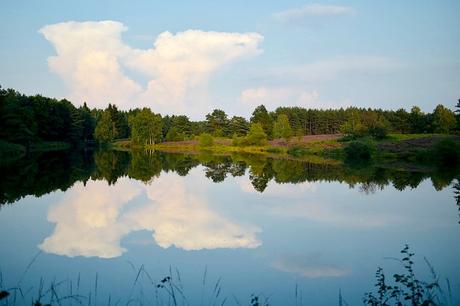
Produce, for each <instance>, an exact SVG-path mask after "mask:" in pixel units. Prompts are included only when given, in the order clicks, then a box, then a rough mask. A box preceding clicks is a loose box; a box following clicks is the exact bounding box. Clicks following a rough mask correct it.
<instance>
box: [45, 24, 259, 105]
mask: <svg viewBox="0 0 460 306" xmlns="http://www.w3.org/2000/svg"><path fill="white" fill-rule="evenodd" d="M126 30H127V28H126V27H125V26H124V25H123V24H122V23H120V22H115V21H99V22H65V23H58V24H53V25H47V26H45V27H43V28H42V29H41V30H40V33H42V34H43V35H44V37H45V38H46V39H47V40H48V41H49V42H51V44H52V45H53V46H54V48H55V50H56V55H55V56H52V57H50V58H49V59H48V63H49V66H50V69H51V71H53V72H55V73H57V74H58V75H59V76H60V77H61V78H62V79H63V80H64V81H65V83H66V84H67V86H68V87H69V89H70V93H69V96H68V97H69V98H70V99H72V100H73V101H75V102H77V103H82V102H83V101H87V102H88V103H89V104H90V105H91V106H98V107H103V106H105V105H107V103H109V102H111V103H115V104H117V105H120V106H122V107H123V108H129V107H137V106H150V107H152V108H153V109H154V110H155V111H159V112H166V113H190V112H191V111H196V112H198V111H199V110H198V108H200V107H205V106H206V105H205V104H204V103H203V101H200V100H199V99H194V93H196V92H198V93H202V92H205V91H206V86H207V84H208V81H209V79H210V77H211V76H212V74H213V73H215V72H216V71H217V70H219V69H221V68H223V67H224V66H226V65H228V64H229V63H231V62H233V61H234V60H237V59H241V58H246V57H250V56H255V55H258V54H260V53H261V52H262V50H261V49H260V48H259V45H260V43H261V42H262V40H263V37H262V36H261V35H259V34H257V33H227V32H206V31H200V30H187V31H184V32H178V33H176V34H173V33H170V32H163V33H161V34H160V35H159V36H158V37H157V38H156V40H155V41H154V43H153V46H152V48H151V49H146V50H141V49H135V48H132V47H131V46H129V45H127V44H125V43H124V42H123V41H122V38H121V34H122V33H123V32H124V31H126ZM129 69H131V70H133V71H135V72H138V73H141V74H143V75H144V76H145V77H146V78H147V79H148V81H147V83H146V84H145V85H142V84H139V83H137V82H136V81H134V80H133V79H131V78H130V77H129V76H128V74H127V71H128V70H129Z"/></svg>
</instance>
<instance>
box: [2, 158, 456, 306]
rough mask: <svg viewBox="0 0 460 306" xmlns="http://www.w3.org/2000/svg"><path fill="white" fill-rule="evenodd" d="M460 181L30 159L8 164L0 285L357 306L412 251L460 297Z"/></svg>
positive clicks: (139, 296)
mask: <svg viewBox="0 0 460 306" xmlns="http://www.w3.org/2000/svg"><path fill="white" fill-rule="evenodd" d="M458 178H459V176H458V174H457V173H456V172H455V171H448V170H444V171H438V172H434V173H424V172H415V171H412V172H409V171H403V170H394V169H393V170H391V169H388V168H384V167H377V166H375V165H368V166H365V167H362V166H361V167H360V166H344V165H341V164H339V163H337V162H322V163H312V162H301V161H295V160H276V159H271V158H267V157H263V156H251V155H235V156H232V157H223V156H211V155H206V154H201V155H195V156H192V155H183V154H164V153H154V152H134V153H130V152H116V151H98V152H89V151H87V152H82V153H75V154H71V153H65V152H64V153H48V154H43V155H40V156H34V157H28V158H26V159H23V160H20V161H18V162H16V163H14V164H9V165H2V179H1V181H0V182H1V183H0V190H1V198H0V201H1V202H2V203H3V204H2V205H1V208H0V232H1V233H2V235H0V245H1V249H0V269H1V272H2V284H0V285H1V286H2V288H3V289H5V288H11V287H17V288H21V289H22V292H23V293H22V295H23V296H24V297H22V296H21V294H18V296H17V299H16V304H17V305H22V304H25V305H29V304H30V303H31V301H32V299H33V298H36V297H37V296H39V291H40V283H43V287H44V288H49V287H50V286H51V284H53V283H54V286H55V287H56V289H55V290H56V292H57V295H59V296H60V297H65V296H72V295H75V296H78V298H79V299H81V300H83V301H84V304H89V303H91V304H93V305H98V304H108V301H109V299H110V301H111V303H113V304H115V303H116V302H117V301H118V302H119V303H122V304H126V303H127V302H129V301H131V303H133V304H135V305H137V304H140V301H141V300H142V301H143V304H155V303H158V304H162V305H168V304H171V305H173V304H174V300H173V299H172V298H171V292H169V293H168V290H170V288H169V287H168V286H165V288H163V287H162V286H161V285H162V284H166V285H168V284H169V281H165V282H163V283H162V282H161V281H162V280H164V278H165V277H166V276H171V277H172V281H173V283H174V284H175V286H176V287H174V286H173V287H172V289H173V290H175V291H174V295H175V297H176V303H177V304H179V305H182V304H184V305H186V304H190V305H201V304H202V305H213V304H218V305H220V304H221V303H222V302H223V301H224V299H225V298H227V300H226V301H225V304H227V305H232V304H235V305H238V303H240V304H243V305H249V302H250V297H251V294H254V295H257V296H260V297H261V299H263V298H268V299H269V303H270V305H301V304H304V305H307V304H309V305H331V304H332V305H333V304H338V296H339V290H340V291H341V294H342V296H343V298H344V299H345V300H346V301H347V302H348V303H349V304H350V305H355V304H360V303H362V302H361V301H362V297H363V294H364V293H365V292H366V291H369V290H372V288H373V285H374V274H375V271H376V269H377V267H378V266H383V267H384V268H385V269H386V270H388V275H389V276H391V274H392V273H391V272H394V271H398V269H399V266H398V263H397V262H395V261H394V260H391V259H388V257H395V256H398V253H399V250H401V249H402V248H403V247H404V245H405V244H409V245H410V247H411V249H412V250H413V251H414V252H415V253H416V254H417V255H416V267H417V271H416V272H417V273H418V275H420V276H421V278H423V277H427V276H428V275H429V271H428V269H427V267H426V265H425V263H424V261H423V256H425V257H426V258H428V259H429V261H430V262H431V264H432V265H433V266H434V267H435V269H436V272H437V273H438V274H439V275H441V276H442V279H443V280H444V279H445V278H449V280H450V282H451V286H452V288H453V292H455V291H457V292H458V291H460V290H459V289H460V276H459V275H460V274H459V273H458V271H460V263H459V261H458V258H460V244H459V234H460V224H459V223H458V222H459V214H458V205H459V198H458V197H457V198H455V193H454V192H455V190H456V189H455V188H454V187H455V186H456V187H457V190H458V189H460V188H459V186H458V185H459V184H458ZM158 284H160V286H157V285H158ZM77 286H78V287H77ZM43 291H46V290H43ZM77 291H78V293H77ZM50 298H51V297H50V295H49V294H48V296H47V299H48V300H49V299H50ZM53 298H54V299H56V298H57V297H53ZM89 299H91V301H89ZM10 301H11V300H10ZM61 302H62V303H64V304H65V303H69V304H70V303H74V304H76V299H73V298H68V299H63V300H61Z"/></svg>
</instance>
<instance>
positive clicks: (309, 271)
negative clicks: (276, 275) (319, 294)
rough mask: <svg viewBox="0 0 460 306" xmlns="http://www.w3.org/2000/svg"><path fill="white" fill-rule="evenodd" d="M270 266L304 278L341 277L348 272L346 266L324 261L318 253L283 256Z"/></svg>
mask: <svg viewBox="0 0 460 306" xmlns="http://www.w3.org/2000/svg"><path fill="white" fill-rule="evenodd" d="M272 267H273V268H275V269H277V270H280V271H283V272H288V273H294V274H297V275H299V276H301V277H306V278H322V277H342V276H345V275H347V274H349V273H350V270H348V269H346V268H343V267H339V266H337V265H334V264H330V263H324V262H323V260H321V259H320V258H319V256H318V255H309V256H306V257H305V256H303V257H300V256H284V257H282V258H279V259H277V260H275V261H274V262H273V263H272Z"/></svg>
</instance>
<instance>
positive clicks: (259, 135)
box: [232, 123, 267, 146]
mask: <svg viewBox="0 0 460 306" xmlns="http://www.w3.org/2000/svg"><path fill="white" fill-rule="evenodd" d="M266 143H267V134H265V132H264V130H263V128H262V125H261V124H260V123H253V124H251V127H250V129H249V133H248V135H246V137H238V136H236V134H235V135H233V142H232V144H233V145H234V146H263V145H265V144H266Z"/></svg>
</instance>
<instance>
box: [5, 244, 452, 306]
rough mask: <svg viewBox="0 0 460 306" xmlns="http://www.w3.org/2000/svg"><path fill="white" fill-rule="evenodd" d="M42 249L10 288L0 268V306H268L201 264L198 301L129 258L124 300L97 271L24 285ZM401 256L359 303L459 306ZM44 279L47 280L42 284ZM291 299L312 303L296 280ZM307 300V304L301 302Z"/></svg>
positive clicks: (173, 279) (175, 278) (176, 280)
mask: <svg viewBox="0 0 460 306" xmlns="http://www.w3.org/2000/svg"><path fill="white" fill-rule="evenodd" d="M39 255H40V252H39V253H38V254H37V255H36V256H35V257H34V258H33V259H32V261H31V262H30V263H29V265H28V266H27V268H26V269H25V271H24V272H23V274H22V276H21V277H20V279H19V281H18V283H17V284H16V285H15V286H13V287H7V286H5V284H4V281H3V274H2V273H1V270H0V306H3V305H34V306H47V305H88V306H91V305H108V306H110V305H168V306H171V305H173V306H179V305H202V306H203V305H209V306H219V305H220V306H224V305H238V306H241V305H250V306H269V305H270V297H269V296H268V297H267V296H265V295H264V294H263V293H253V294H251V295H250V296H249V297H248V298H247V299H245V300H244V301H240V300H238V298H237V297H236V296H235V295H225V294H224V293H223V287H222V279H221V278H218V279H217V280H210V279H209V277H208V270H207V267H205V269H204V272H203V276H202V278H201V280H199V281H198V282H199V283H201V284H200V285H201V292H200V298H199V299H200V302H199V304H196V303H192V302H191V301H190V300H189V299H188V298H187V295H186V293H185V291H184V286H183V283H182V279H181V274H180V272H179V270H178V269H172V268H171V267H170V268H169V273H168V275H166V276H163V277H160V278H155V277H153V276H152V275H151V274H150V273H149V272H148V271H147V270H146V269H145V267H144V265H141V266H140V267H139V268H137V267H135V266H134V265H133V264H132V263H131V262H128V263H129V264H130V266H131V268H132V271H133V279H134V280H133V281H132V283H131V284H127V288H126V289H128V291H129V294H128V295H127V296H126V297H125V298H116V297H113V296H112V294H110V293H109V294H108V295H107V294H105V295H104V294H102V293H101V292H100V289H99V287H100V284H99V283H100V280H99V276H98V274H97V273H96V275H95V278H94V282H92V283H91V284H90V286H89V288H83V286H81V277H80V274H78V275H77V277H76V278H75V279H64V280H61V281H57V280H56V279H53V280H52V281H50V282H48V283H46V282H45V280H44V278H43V277H42V278H40V281H39V283H38V286H37V287H25V286H24V285H23V280H24V277H25V276H26V274H27V272H28V271H29V269H30V267H31V266H32V265H33V263H34V262H35V261H36V260H37V258H38V256H39ZM401 255H402V259H396V258H393V259H396V260H397V261H398V262H400V263H401V267H402V268H403V271H402V273H401V274H399V273H397V274H394V275H393V282H392V283H391V284H389V283H388V279H387V277H386V275H385V274H384V272H383V269H382V268H380V267H379V268H378V269H377V272H376V274H375V277H376V283H375V287H376V290H375V291H370V292H367V293H365V294H364V298H363V303H364V304H366V305H372V306H387V305H412V306H428V305H458V304H456V302H457V301H455V300H454V298H453V296H452V290H451V285H450V282H449V280H448V279H446V286H445V288H443V287H442V286H441V285H440V278H439V276H438V275H437V274H436V272H435V270H434V268H433V267H432V265H431V264H430V263H429V262H428V260H427V259H426V258H425V262H426V264H427V267H428V269H429V272H430V274H431V279H430V280H429V281H426V280H420V279H418V278H417V277H416V274H415V269H414V261H413V257H414V255H415V254H414V253H411V252H410V249H409V246H408V245H406V246H405V247H404V248H403V250H402V251H401ZM45 283H46V284H45ZM293 298H294V300H293V301H286V302H284V303H283V305H295V306H298V305H310V303H309V302H308V300H306V301H304V298H303V295H302V291H301V290H299V287H298V285H297V284H296V286H295V290H294V296H293ZM304 302H305V304H304ZM337 303H338V305H339V306H348V305H349V304H348V303H347V302H346V300H345V298H344V297H343V295H342V291H341V290H340V289H339V291H338V300H337Z"/></svg>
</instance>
